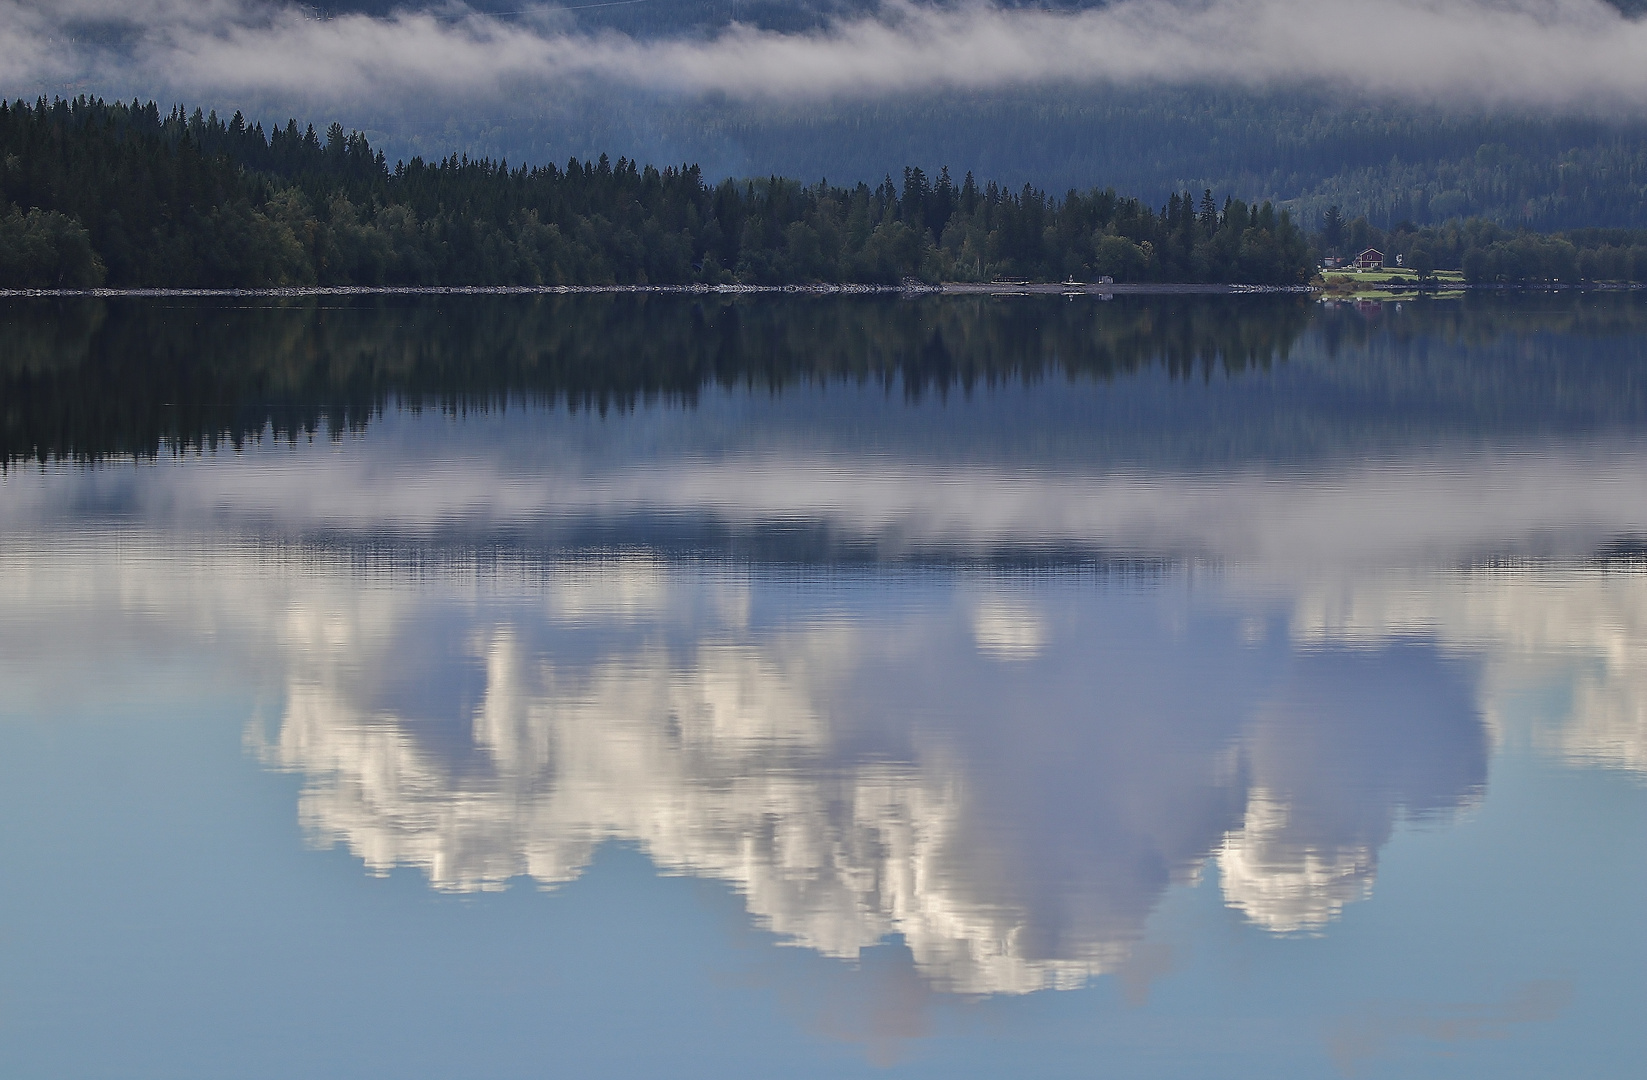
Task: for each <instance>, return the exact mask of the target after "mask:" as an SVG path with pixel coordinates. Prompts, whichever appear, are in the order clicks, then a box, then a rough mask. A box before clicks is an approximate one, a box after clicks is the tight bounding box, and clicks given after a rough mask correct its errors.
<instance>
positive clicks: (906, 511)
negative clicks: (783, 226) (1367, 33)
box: [0, 300, 1647, 1077]
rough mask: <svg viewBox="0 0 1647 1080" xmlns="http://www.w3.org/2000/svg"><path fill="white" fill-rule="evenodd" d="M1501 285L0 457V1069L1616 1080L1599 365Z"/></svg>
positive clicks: (1617, 756) (1619, 1027)
mask: <svg viewBox="0 0 1647 1080" xmlns="http://www.w3.org/2000/svg"><path fill="white" fill-rule="evenodd" d="M1059 303H1062V301H1059ZM1137 303H1139V304H1145V303H1147V302H1145V301H1138V302H1137ZM1539 303H1541V302H1539V301H1535V300H1528V301H1527V302H1526V306H1525V307H1517V306H1516V305H1515V304H1514V303H1504V304H1502V305H1500V306H1498V307H1492V308H1488V309H1486V310H1483V311H1473V312H1468V313H1467V314H1469V316H1470V318H1471V319H1473V320H1475V321H1474V322H1472V323H1471V326H1472V328H1473V329H1472V332H1471V333H1469V334H1460V333H1458V332H1457V322H1458V320H1457V319H1455V318H1454V316H1453V315H1450V314H1448V312H1447V310H1446V309H1442V310H1440V311H1439V312H1430V313H1429V314H1426V315H1424V317H1423V318H1417V317H1413V318H1411V319H1410V320H1408V321H1404V319H1408V315H1409V313H1397V312H1395V311H1393V310H1391V311H1387V312H1385V311H1380V312H1377V313H1367V312H1359V313H1357V312H1349V313H1345V312H1333V311H1330V310H1329V311H1309V312H1306V313H1305V315H1304V316H1303V317H1302V321H1301V322H1300V323H1299V324H1298V326H1297V327H1295V328H1294V329H1293V331H1290V332H1292V333H1295V338H1294V339H1291V340H1289V342H1288V343H1287V348H1286V355H1285V356H1282V355H1280V354H1279V353H1278V354H1277V355H1276V356H1275V357H1274V358H1273V362H1272V363H1270V364H1269V365H1260V366H1256V367H1246V368H1241V369H1238V370H1222V369H1218V368H1214V369H1212V370H1210V371H1208V372H1205V373H1202V374H1198V375H1196V376H1195V377H1193V378H1188V379H1185V378H1181V377H1177V376H1174V375H1173V373H1172V372H1171V371H1170V370H1168V369H1167V368H1165V367H1163V366H1159V365H1154V364H1151V363H1143V364H1141V365H1140V366H1138V367H1137V368H1136V369H1133V370H1129V371H1125V372H1122V373H1120V374H1118V375H1112V376H1111V377H1107V378H1102V379H1098V378H1087V377H1085V376H1082V375H1080V374H1076V375H1073V376H1071V377H1070V378H1040V379H1031V380H1024V379H1020V378H1012V377H1002V378H1001V379H999V380H998V381H997V383H996V384H994V385H979V386H974V387H973V388H972V389H970V390H969V391H967V392H964V393H963V392H961V391H960V390H959V389H954V390H952V392H950V393H948V394H936V393H933V392H931V391H930V388H929V390H928V392H926V393H923V394H922V395H919V396H915V395H906V394H903V393H902V392H901V391H900V389H899V386H900V385H901V384H900V382H899V380H898V379H894V380H892V381H891V382H890V383H887V382H876V381H874V380H870V381H867V382H865V381H860V380H853V379H846V380H842V379H837V378H833V377H825V376H821V375H820V376H818V377H815V378H812V379H810V380H799V381H795V382H790V383H786V384H785V385H784V386H782V387H781V388H780V389H779V390H777V391H774V390H773V389H772V388H771V387H751V386H741V385H709V386H704V387H702V388H700V389H699V391H698V392H697V393H696V394H694V395H693V396H692V397H691V398H690V399H689V400H683V399H681V398H679V397H672V396H670V395H668V394H660V395H657V396H656V397H654V398H652V399H646V398H644V397H643V398H642V399H640V400H638V401H637V402H635V403H634V404H633V405H632V406H630V407H625V408H620V409H608V410H606V411H604V412H603V411H601V410H599V409H594V410H590V409H581V408H580V409H577V410H575V411H574V410H571V409H569V408H568V407H567V406H566V405H565V404H564V402H562V403H549V402H538V403H533V402H531V401H520V402H517V403H515V404H513V405H511V406H510V407H508V408H497V407H490V408H485V409H480V408H449V409H446V410H441V409H431V408H424V409H421V410H413V409H410V408H408V407H406V406H405V404H404V402H403V401H402V400H401V399H402V398H405V397H406V396H407V394H408V393H409V392H408V391H407V390H406V389H405V388H404V387H402V388H401V389H399V390H394V388H391V390H393V391H394V392H392V393H390V394H389V397H388V398H387V400H386V403H384V404H383V405H382V407H381V411H377V412H372V413H370V415H369V416H368V419H367V422H365V423H361V424H356V425H354V426H353V427H349V428H347V429H345V430H342V431H340V432H338V434H337V436H336V437H335V438H333V437H329V436H328V435H327V434H326V432H325V431H324V430H321V431H319V432H317V434H316V435H315V436H314V437H313V438H310V437H308V436H307V435H300V436H299V437H298V438H297V439H296V440H295V441H291V440H288V439H287V438H285V437H284V436H282V437H280V438H276V437H274V435H273V433H272V430H271V431H265V432H264V433H263V434H262V435H261V436H259V435H258V434H257V432H256V430H255V428H256V424H257V423H259V422H261V421H257V420H255V418H254V421H253V422H252V423H253V427H252V428H250V429H247V430H246V431H243V432H241V436H242V441H243V447H242V448H241V449H238V450H234V449H229V448H228V447H226V446H225V447H220V448H218V449H215V450H213V449H198V448H195V447H194V446H193V445H192V444H190V443H189V439H188V438H185V439H183V443H184V447H183V449H181V450H180V451H174V450H173V449H171V448H169V447H167V446H165V445H162V446H160V447H159V450H158V453H157V454H156V455H155V456H153V457H149V456H147V455H146V454H143V455H140V456H139V457H138V458H137V459H135V460H134V459H132V458H131V457H130V456H129V455H128V456H122V455H121V454H118V453H111V454H104V455H100V456H99V455H87V454H82V453H80V451H79V449H77V448H81V447H83V444H84V443H85V439H86V438H87V436H86V435H85V434H84V433H82V434H80V435H77V436H76V438H77V439H80V440H82V441H81V442H79V443H74V444H73V445H70V444H69V443H63V444H60V445H58V446H57V449H56V450H55V451H54V452H52V453H48V454H46V455H44V456H46V457H47V458H48V463H47V464H45V465H38V464H28V463H26V462H25V463H22V464H19V463H16V462H14V463H13V464H12V465H11V466H10V467H9V468H8V470H7V471H6V472H5V473H4V474H3V476H0V865H3V866H4V867H5V871H4V872H3V873H0V1074H3V1075H5V1076H8V1077H10V1076H17V1077H221V1076H234V1077H290V1076H313V1077H329V1076H338V1077H344V1076H348V1077H354V1076H385V1077H388V1076H394V1077H452V1076H488V1077H490V1076H499V1077H504V1076H527V1075H532V1076H536V1075H546V1074H547V1075H575V1076H610V1077H630V1076H663V1075H667V1076H714V1077H727V1076H773V1075H783V1076H791V1075H793V1076H820V1077H823V1076H827V1077H839V1076H943V1077H953V1076H978V1077H994V1076H1003V1075H1022V1076H1052V1077H1061V1076H1089V1075H1094V1074H1098V1075H1111V1074H1113V1075H1120V1076H1160V1077H1202V1076H1228V1077H1245V1076H1252V1077H1259V1076H1262V1077H1320V1076H1334V1075H1342V1076H1354V1077H1385V1076H1388V1077H1477V1076H1495V1077H1546V1076H1552V1075H1582V1076H1621V1077H1622V1076H1630V1075H1634V1073H1635V1071H1636V1069H1637V1068H1639V1062H1640V1061H1641V1060H1642V1058H1643V1052H1644V1051H1647V1036H1644V1035H1643V1033H1642V1029H1641V1026H1640V1024H1639V1022H1638V1020H1637V1017H1638V1015H1639V1013H1640V1011H1641V1005H1642V1002H1643V1000H1644V999H1647V975H1644V974H1643V973H1644V972H1647V930H1644V929H1643V925H1642V921H1641V918H1640V913H1641V911H1642V910H1643V902H1644V901H1647V860H1644V859H1643V853H1644V852H1647V844H1644V840H1647V720H1644V717H1647V571H1644V569H1643V566H1642V564H1641V561H1640V556H1639V552H1640V550H1641V538H1642V537H1647V468H1644V466H1647V407H1644V406H1647V384H1643V387H1642V388H1641V389H1638V388H1637V375H1636V372H1637V370H1638V368H1639V365H1640V363H1642V362H1647V361H1644V360H1643V358H1642V356H1641V355H1639V354H1641V353H1642V352H1643V346H1642V340H1641V334H1640V333H1639V332H1638V330H1637V329H1636V323H1637V322H1638V321H1640V320H1639V318H1638V317H1637V315H1636V314H1635V312H1636V308H1634V307H1631V306H1630V305H1629V304H1628V303H1625V302H1619V303H1618V304H1617V306H1616V307H1614V308H1608V309H1606V311H1605V312H1604V314H1608V317H1607V318H1604V319H1603V318H1596V319H1591V320H1590V321H1588V322H1586V321H1585V319H1584V318H1575V316H1574V314H1573V312H1572V311H1570V310H1566V309H1562V310H1558V311H1555V312H1553V313H1552V312H1551V311H1548V310H1546V309H1545V308H1541V307H1540V306H1539ZM922 310H926V309H921V310H916V311H914V313H913V314H908V313H904V314H897V316H896V317H898V318H906V317H907V318H915V319H917V320H918V319H921V318H927V317H929V314H922ZM1065 310H1066V309H1062V308H1060V309H1057V311H1052V309H1049V312H1051V313H1050V314H1049V315H1048V316H1047V318H1049V319H1051V318H1053V317H1058V318H1067V317H1069V316H1068V315H1067V314H1058V312H1064V311H1065ZM1174 310H1175V311H1176V310H1177V309H1174ZM1134 314H1136V313H1134ZM1144 314H1150V312H1149V311H1148V310H1146V311H1145V312H1144ZM1171 314H1172V312H1165V313H1156V316H1157V321H1158V322H1159V323H1160V324H1161V326H1162V330H1161V332H1162V333H1163V334H1165V333H1166V332H1167V330H1168V329H1170V327H1171V326H1172V325H1173V322H1172V319H1171V318H1168V316H1169V315H1171ZM1580 314H1581V315H1582V314H1583V313H1582V312H1580ZM270 317H271V318H280V317H286V316H280V315H279V313H278V311H277V312H276V313H275V314H274V315H271V316H270ZM289 317H290V318H293V319H304V318H314V317H315V316H314V314H313V313H312V312H310V313H307V314H305V313H304V312H302V311H295V312H291V313H290V314H289ZM1123 317H1128V318H1130V317H1131V315H1129V314H1127V313H1125V312H1123V313H1122V314H1119V315H1112V314H1103V313H1101V314H1099V315H1097V316H1095V318H1098V319H1099V320H1100V322H1101V321H1102V320H1103V319H1112V318H1113V319H1119V318H1123ZM1293 317H1295V316H1289V318H1293ZM109 318H110V320H111V323H112V322H113V321H117V320H115V317H114V316H110V317H109ZM1345 319H1359V320H1363V321H1364V324H1363V323H1351V324H1349V325H1350V327H1351V328H1352V329H1354V331H1355V333H1354V334H1353V335H1351V340H1349V342H1348V343H1347V344H1346V343H1345V341H1344V333H1345V327H1344V326H1343V325H1341V324H1342V323H1343V320H1345ZM1426 320H1428V321H1426ZM1449 320H1451V321H1449ZM969 325H970V324H969ZM1289 325H1291V324H1289ZM983 326H984V329H997V330H998V329H999V328H998V327H994V326H993V324H990V323H988V321H987V319H986V320H985V322H984V324H983ZM980 334H981V332H980ZM1146 352H1147V350H1146ZM139 359H141V357H140V358H139ZM803 359H804V358H803ZM86 362H87V361H76V363H86ZM31 363H33V361H31ZM64 363H65V366H67V361H64ZM29 370H31V371H34V370H37V369H36V368H30V369H29ZM1466 371H1467V372H1474V373H1476V376H1475V377H1476V378H1477V380H1478V381H1479V382H1481V383H1483V384H1484V385H1485V384H1488V383H1490V384H1491V386H1490V390H1491V392H1490V393H1485V394H1484V395H1476V394H1471V393H1469V392H1466V391H1465V390H1461V389H1460V388H1459V379H1460V378H1461V376H1460V372H1466ZM1481 373H1488V374H1487V375H1483V374H1481ZM1489 376H1490V377H1489ZM30 378H34V379H36V381H34V382H27V383H24V382H15V383H12V384H8V385H11V386H13V387H14V388H15V387H17V386H26V387H27V388H28V393H29V394H30V395H36V396H30V397H26V398H19V399H16V400H21V401H22V402H23V407H24V408H32V409H37V410H45V409H46V408H47V406H49V405H51V400H50V399H47V398H45V397H41V396H39V395H40V394H42V393H43V391H40V390H39V386H40V385H41V384H40V382H39V381H38V378H37V377H36V376H30ZM900 378H902V377H901V376H900ZM1426 386H1429V387H1432V388H1433V389H1434V393H1432V394H1429V395H1426V394H1425V392H1424V388H1425V387H1426ZM1392 387H1399V388H1400V389H1399V392H1397V391H1396V390H1394V389H1392ZM1552 388H1557V390H1558V391H1559V392H1557V391H1556V390H1552ZM1466 389H1467V388H1466ZM14 392H18V393H20V392H21V391H14ZM83 392H84V394H85V395H87V398H88V400H92V401H95V394H96V392H97V391H96V389H95V387H87V388H85V389H84V391H83ZM488 393H491V391H488ZM396 394H399V395H401V397H400V398H397V397H396ZM71 400H72V398H71ZM495 400H496V399H495V397H494V401H495ZM1425 400H1429V401H1430V403H1431V406H1432V407H1425V406H1422V405H1421V404H1419V403H1420V402H1423V401H1425ZM397 402H401V403H397ZM1540 402H1544V403H1546V405H1545V406H1544V407H1542V408H1541V407H1540V404H1539V403H1540ZM219 404H221V403H219ZM1443 405H1444V406H1445V407H1443ZM237 415H239V416H242V417H243V416H244V415H245V412H244V410H242V412H241V413H239V414H237ZM233 422H237V423H238V422H241V421H233ZM87 430H92V433H93V435H94V436H95V435H96V431H95V429H87ZM185 434H186V433H185Z"/></svg>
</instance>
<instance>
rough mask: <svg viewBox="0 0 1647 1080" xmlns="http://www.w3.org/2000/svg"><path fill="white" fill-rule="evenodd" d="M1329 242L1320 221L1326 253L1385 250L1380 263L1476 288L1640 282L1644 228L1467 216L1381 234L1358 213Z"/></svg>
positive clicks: (1646, 242)
mask: <svg viewBox="0 0 1647 1080" xmlns="http://www.w3.org/2000/svg"><path fill="white" fill-rule="evenodd" d="M1339 231H1340V232H1341V234H1342V237H1343V239H1342V240H1341V242H1340V243H1339V244H1337V245H1333V244H1331V243H1329V242H1328V229H1327V225H1326V223H1325V222H1324V223H1323V228H1322V231H1321V233H1320V234H1319V235H1318V236H1317V237H1316V242H1317V244H1318V245H1319V246H1320V248H1321V250H1322V251H1323V252H1324V253H1326V254H1333V255H1344V256H1353V255H1354V254H1355V253H1356V252H1358V251H1360V250H1361V249H1363V248H1367V247H1375V248H1377V249H1378V250H1380V251H1382V252H1383V253H1384V256H1385V259H1386V263H1385V265H1387V266H1394V265H1396V259H1397V257H1400V259H1401V260H1402V265H1404V266H1406V267H1407V268H1408V269H1412V270H1416V271H1418V272H1419V273H1420V274H1421V275H1424V276H1427V275H1428V273H1429V272H1431V271H1434V270H1438V269H1440V270H1462V271H1463V272H1464V279H1465V280H1466V281H1468V282H1470V283H1471V284H1475V285H1495V284H1499V285H1523V284H1536V283H1539V282H1562V283H1566V284H1580V283H1584V282H1615V283H1626V282H1635V283H1640V282H1647V229H1572V230H1569V231H1567V232H1560V233H1552V234H1541V233H1535V232H1529V231H1527V230H1525V229H1509V228H1505V227H1504V226H1502V225H1498V224H1495V223H1494V222H1491V221H1484V220H1482V219H1480V218H1469V219H1466V220H1463V221H1451V222H1448V223H1447V224H1445V225H1441V226H1435V227H1430V226H1426V227H1423V228H1420V227H1419V226H1416V225H1414V224H1412V223H1411V222H1406V221H1404V222H1401V223H1400V224H1399V225H1397V226H1396V227H1395V228H1394V229H1392V230H1390V231H1389V232H1385V231H1384V230H1382V229H1377V228H1374V227H1373V226H1371V225H1370V224H1368V222H1367V220H1366V219H1365V218H1357V219H1356V220H1354V221H1352V222H1350V223H1349V224H1347V225H1343V226H1341V227H1340V230H1339Z"/></svg>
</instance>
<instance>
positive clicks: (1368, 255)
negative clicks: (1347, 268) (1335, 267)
mask: <svg viewBox="0 0 1647 1080" xmlns="http://www.w3.org/2000/svg"><path fill="white" fill-rule="evenodd" d="M1350 265H1351V266H1353V267H1355V268H1356V269H1357V270H1377V269H1378V268H1379V267H1381V266H1383V265H1384V253H1383V252H1382V251H1379V250H1378V249H1377V248H1368V249H1367V250H1366V251H1363V252H1362V253H1361V254H1359V255H1357V256H1356V257H1355V258H1353V259H1351V260H1350Z"/></svg>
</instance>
